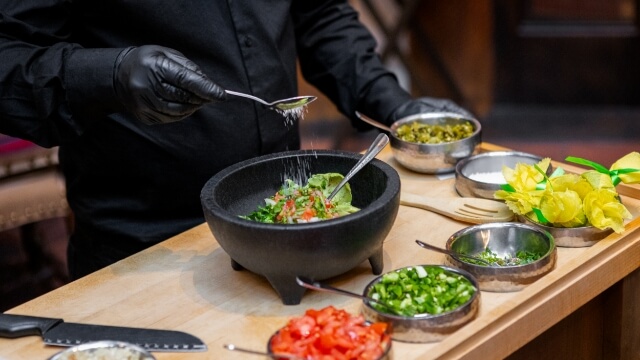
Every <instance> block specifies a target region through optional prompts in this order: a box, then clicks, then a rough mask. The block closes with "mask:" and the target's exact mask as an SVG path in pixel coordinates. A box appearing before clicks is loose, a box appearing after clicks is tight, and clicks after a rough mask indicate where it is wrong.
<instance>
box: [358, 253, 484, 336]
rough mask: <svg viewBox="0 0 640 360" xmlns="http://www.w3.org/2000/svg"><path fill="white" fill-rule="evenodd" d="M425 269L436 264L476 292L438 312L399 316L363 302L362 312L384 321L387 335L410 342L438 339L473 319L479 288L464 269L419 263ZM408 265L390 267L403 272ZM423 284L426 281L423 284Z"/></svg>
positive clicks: (368, 290)
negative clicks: (459, 276)
mask: <svg viewBox="0 0 640 360" xmlns="http://www.w3.org/2000/svg"><path fill="white" fill-rule="evenodd" d="M419 266H422V267H424V268H429V267H437V268H441V269H443V270H444V271H445V272H447V273H451V274H456V275H461V276H463V277H464V278H466V279H467V280H469V282H470V283H471V284H472V286H473V287H475V289H476V291H475V292H474V293H473V295H472V296H471V298H469V300H467V301H466V302H465V303H464V304H462V305H460V306H459V307H457V308H456V309H453V310H451V311H448V312H444V313H441V314H437V315H431V314H426V313H425V314H417V315H414V316H401V315H395V314H391V313H389V312H384V311H380V310H378V309H377V308H375V307H374V306H372V305H371V303H369V302H367V301H364V302H363V304H362V314H363V315H364V317H365V319H366V320H367V321H370V322H386V323H388V324H389V326H390V330H389V331H390V335H391V338H392V339H393V340H397V341H403V342H410V343H431V342H437V341H441V340H442V339H444V338H446V337H447V336H449V335H451V334H452V333H453V332H455V331H456V330H458V329H460V328H461V327H462V326H464V325H465V324H467V323H468V322H469V321H471V320H473V319H474V318H475V317H476V315H477V314H478V309H479V307H480V290H479V287H478V282H477V281H476V279H475V278H474V277H473V276H472V275H471V274H470V273H468V272H467V271H465V270H461V269H455V268H451V267H448V266H443V265H419ZM413 267H414V266H408V267H404V268H400V269H396V270H393V271H395V272H399V271H402V270H404V269H407V268H413ZM383 276H384V274H383V275H380V276H378V277H376V278H375V279H374V280H373V281H371V282H370V283H369V284H368V285H367V286H366V287H365V289H364V292H363V294H364V295H365V296H369V297H370V296H371V293H372V292H373V288H374V286H375V285H376V284H377V283H379V282H380V281H381V280H382V277H383ZM424 286H428V285H426V283H425V284H424Z"/></svg>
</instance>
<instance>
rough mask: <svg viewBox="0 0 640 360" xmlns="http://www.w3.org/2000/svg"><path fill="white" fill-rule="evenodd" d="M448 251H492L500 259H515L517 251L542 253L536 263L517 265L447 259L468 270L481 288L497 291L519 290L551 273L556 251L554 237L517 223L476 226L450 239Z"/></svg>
mask: <svg viewBox="0 0 640 360" xmlns="http://www.w3.org/2000/svg"><path fill="white" fill-rule="evenodd" d="M446 248H447V250H451V251H454V252H457V253H463V254H467V255H476V256H477V255H478V254H480V253H482V252H483V251H485V250H486V249H490V250H491V251H492V252H494V253H496V255H498V256H499V257H502V258H504V257H515V256H516V254H517V252H518V251H534V252H537V253H541V254H543V255H542V256H541V257H540V258H539V259H537V260H536V261H534V262H531V263H528V264H524V265H516V266H499V265H496V266H485V265H477V264H474V263H471V262H470V261H469V260H468V259H465V258H464V257H456V256H449V255H447V256H446V261H447V263H448V264H450V265H451V266H455V267H457V268H460V269H463V270H465V271H468V272H469V273H470V274H471V275H473V276H474V277H475V278H476V279H477V280H478V283H479V284H480V289H481V290H484V291H494V292H510V291H518V290H521V289H523V288H524V287H526V286H527V285H529V284H531V283H533V282H535V281H536V280H538V279H540V278H541V277H543V276H544V275H546V274H547V273H549V272H550V271H551V270H553V268H554V267H555V265H556V259H557V249H556V246H555V242H554V239H553V236H552V235H551V234H550V233H549V232H547V231H544V230H542V229H540V228H538V227H534V226H531V225H527V224H520V223H517V222H503V223H488V224H481V225H474V226H470V227H467V228H464V229H462V230H460V231H457V232H456V233H454V234H453V235H451V236H450V237H449V239H448V240H447V244H446Z"/></svg>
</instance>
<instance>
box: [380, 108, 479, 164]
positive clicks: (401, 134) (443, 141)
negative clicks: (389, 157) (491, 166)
mask: <svg viewBox="0 0 640 360" xmlns="http://www.w3.org/2000/svg"><path fill="white" fill-rule="evenodd" d="M391 130H392V131H391V137H390V139H391V150H392V153H393V156H394V158H395V159H396V160H397V161H398V162H399V163H400V164H401V165H403V166H404V167H406V168H408V169H410V170H413V171H416V172H419V173H425V174H442V173H449V172H453V171H454V170H455V166H456V164H457V163H458V161H460V160H462V159H465V158H467V157H469V156H471V155H473V154H474V152H475V151H476V149H477V147H478V145H479V144H480V142H481V133H482V127H481V125H480V122H479V121H478V120H476V119H474V118H470V117H464V116H462V115H460V114H456V113H443V112H440V113H437V112H436V113H422V114H416V115H411V116H407V117H404V118H402V119H399V120H397V121H396V122H394V123H393V124H392V125H391Z"/></svg>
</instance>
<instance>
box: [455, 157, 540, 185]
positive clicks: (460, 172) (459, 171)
mask: <svg viewBox="0 0 640 360" xmlns="http://www.w3.org/2000/svg"><path fill="white" fill-rule="evenodd" d="M510 156H518V157H523V158H530V159H536V160H538V161H541V160H542V159H544V158H542V157H540V156H537V155H534V154H530V153H527V152H522V151H488V152H484V153H480V154H476V155H472V156H470V157H468V158H465V159H462V160H460V161H458V163H457V164H456V175H459V176H460V177H462V178H463V179H465V180H468V181H471V182H475V183H479V184H486V185H499V184H495V183H490V182H485V181H479V180H475V179H472V178H470V177H468V176H467V175H466V174H464V172H463V171H464V168H465V167H466V166H467V165H469V164H470V163H472V162H473V161H476V160H478V159H483V158H492V157H494V158H497V157H510Z"/></svg>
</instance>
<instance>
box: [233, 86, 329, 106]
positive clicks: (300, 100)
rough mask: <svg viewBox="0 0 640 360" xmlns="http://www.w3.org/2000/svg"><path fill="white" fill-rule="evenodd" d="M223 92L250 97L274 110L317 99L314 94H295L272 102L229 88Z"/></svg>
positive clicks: (303, 104)
mask: <svg viewBox="0 0 640 360" xmlns="http://www.w3.org/2000/svg"><path fill="white" fill-rule="evenodd" d="M225 92H226V93H227V94H229V95H234V96H240V97H244V98H247V99H251V100H254V101H257V102H259V103H261V104H263V105H265V106H267V107H268V108H270V109H274V110H280V111H289V110H294V109H296V108H299V107H301V106H305V105H307V104H309V103H310V102H312V101H314V100H315V99H317V98H316V97H315V96H309V95H307V96H296V97H292V98H288V99H280V100H276V101H274V102H266V101H264V100H262V99H260V98H259V97H255V96H253V95H249V94H244V93H240V92H237V91H231V90H225Z"/></svg>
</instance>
